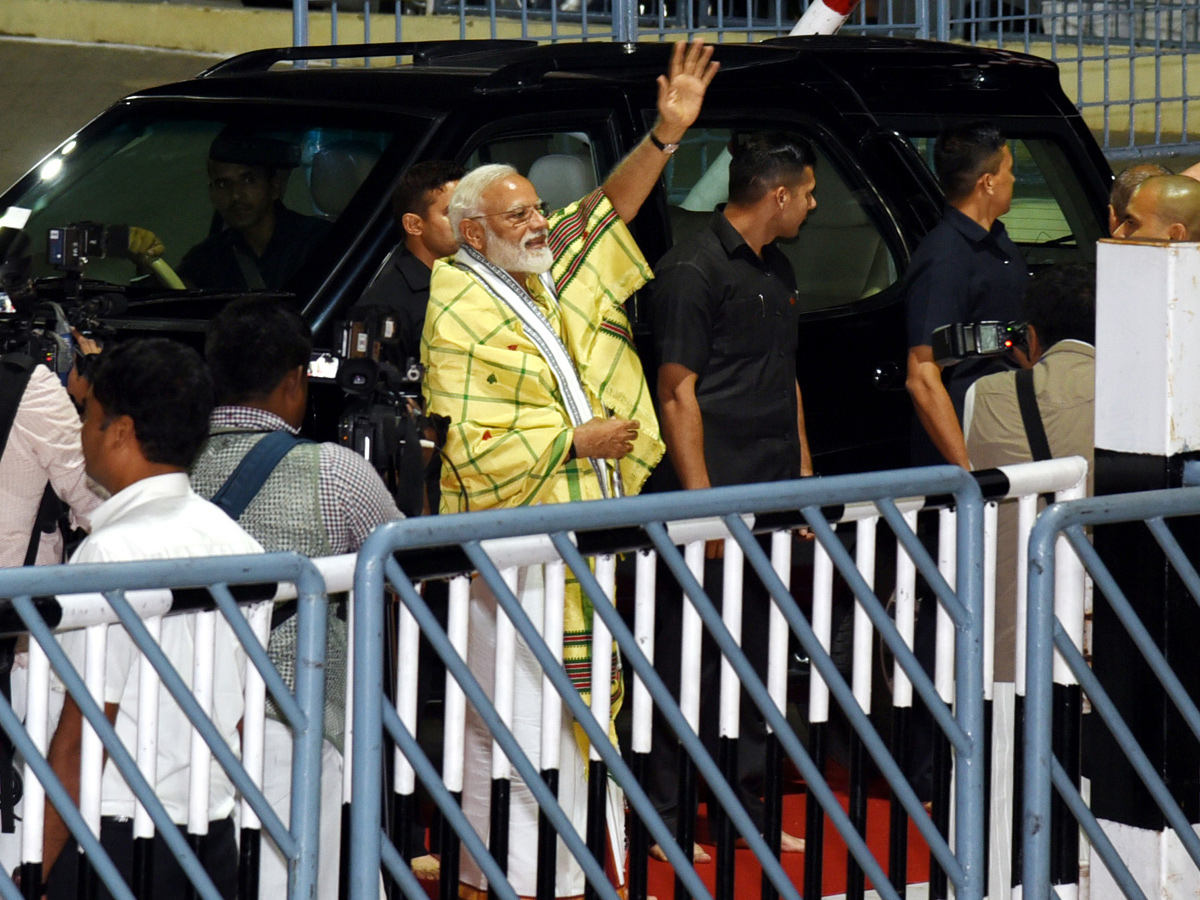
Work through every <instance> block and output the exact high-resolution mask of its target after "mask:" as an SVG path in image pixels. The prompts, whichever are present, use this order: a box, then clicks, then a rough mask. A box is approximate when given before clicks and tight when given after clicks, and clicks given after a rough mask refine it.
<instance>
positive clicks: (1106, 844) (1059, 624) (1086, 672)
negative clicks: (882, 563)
mask: <svg viewBox="0 0 1200 900" xmlns="http://www.w3.org/2000/svg"><path fill="white" fill-rule="evenodd" d="M1198 514H1200V489H1197V488H1178V489H1174V490H1163V491H1147V492H1142V493H1137V494H1123V495H1115V496H1106V497H1097V498H1095V499H1092V500H1080V501H1077V502H1072V503H1063V504H1058V505H1055V506H1053V507H1051V508H1050V509H1049V510H1047V511H1046V513H1044V514H1043V515H1042V516H1041V518H1040V519H1039V520H1038V522H1037V525H1036V526H1035V527H1034V529H1033V532H1032V535H1031V537H1030V542H1029V572H1030V576H1029V644H1028V646H1029V651H1028V674H1027V683H1028V696H1027V699H1026V704H1025V717H1026V719H1025V721H1026V731H1025V757H1026V759H1027V760H1029V761H1030V764H1029V765H1027V766H1026V768H1025V774H1024V803H1025V815H1024V823H1023V828H1024V841H1025V857H1024V882H1025V885H1026V892H1027V894H1026V896H1029V897H1033V898H1041V900H1049V898H1050V896H1051V889H1052V886H1053V885H1056V884H1064V883H1065V884H1071V883H1073V882H1074V878H1073V877H1071V876H1072V875H1073V874H1074V873H1063V872H1054V871H1053V870H1052V861H1053V858H1054V857H1055V856H1056V854H1054V853H1053V852H1052V850H1051V845H1050V836H1051V834H1052V833H1055V832H1058V833H1063V832H1065V831H1067V830H1074V826H1073V825H1072V824H1071V822H1072V821H1077V822H1078V823H1079V826H1080V827H1081V828H1082V829H1083V831H1084V833H1085V834H1086V835H1087V837H1088V840H1089V841H1091V844H1092V852H1093V858H1096V857H1098V858H1099V859H1100V860H1101V861H1102V862H1103V864H1104V866H1105V868H1106V869H1107V870H1108V873H1109V875H1110V876H1111V878H1112V880H1113V881H1114V882H1115V884H1116V886H1117V888H1119V889H1120V890H1121V892H1122V893H1123V894H1124V895H1125V896H1126V897H1129V898H1131V900H1133V898H1137V900H1142V898H1144V894H1143V893H1142V890H1141V888H1140V887H1139V886H1138V883H1137V881H1136V880H1135V878H1134V877H1133V875H1132V874H1131V873H1130V870H1129V866H1128V865H1127V862H1126V861H1125V860H1123V859H1122V858H1121V855H1120V854H1119V853H1118V851H1117V849H1116V848H1115V847H1114V845H1113V842H1112V840H1111V839H1110V837H1109V835H1108V833H1107V832H1106V831H1105V830H1104V829H1103V828H1101V826H1100V824H1099V823H1098V822H1097V820H1096V817H1095V816H1094V815H1093V814H1092V812H1091V811H1090V810H1089V809H1088V806H1087V803H1086V802H1085V801H1084V799H1083V798H1082V797H1081V795H1080V785H1079V759H1078V749H1079V748H1078V744H1077V743H1075V744H1074V746H1073V747H1072V744H1071V742H1070V741H1069V740H1067V741H1060V742H1056V741H1055V737H1056V735H1058V734H1061V733H1065V732H1068V731H1075V732H1077V731H1078V719H1077V716H1078V710H1079V708H1080V703H1081V701H1082V699H1083V698H1084V697H1086V699H1087V700H1088V701H1090V702H1091V705H1092V710H1093V714H1094V715H1096V716H1098V717H1099V719H1100V720H1101V721H1102V722H1103V724H1104V726H1105V727H1106V728H1107V729H1108V731H1109V732H1110V733H1111V734H1112V736H1113V738H1114V739H1115V742H1116V744H1117V746H1118V747H1119V748H1120V749H1121V751H1122V752H1123V753H1124V754H1125V756H1126V757H1127V758H1128V760H1129V762H1130V764H1131V766H1132V768H1133V770H1134V771H1135V772H1136V773H1137V775H1138V777H1139V778H1140V779H1141V781H1142V782H1143V784H1144V785H1145V786H1146V789H1147V791H1148V792H1149V794H1150V796H1151V797H1152V798H1153V800H1154V802H1155V803H1156V804H1157V805H1158V808H1159V809H1160V810H1161V812H1162V815H1163V818H1164V819H1165V821H1166V823H1167V825H1168V827H1170V828H1171V829H1172V830H1173V832H1174V834H1175V836H1176V838H1177V839H1178V841H1179V843H1180V844H1181V845H1182V848H1183V851H1184V853H1186V854H1187V857H1188V858H1190V859H1191V861H1192V863H1193V864H1194V865H1195V866H1196V867H1197V868H1198V869H1200V838H1198V837H1197V835H1196V831H1195V830H1194V828H1193V826H1192V825H1191V824H1189V821H1188V817H1187V816H1186V815H1185V814H1184V813H1183V811H1182V810H1181V809H1180V805H1179V803H1178V802H1177V801H1176V799H1175V797H1174V796H1173V795H1172V792H1171V789H1170V788H1168V787H1167V785H1166V784H1165V783H1164V781H1163V778H1162V776H1161V775H1160V774H1159V773H1158V772H1157V771H1156V770H1155V768H1154V766H1153V765H1152V764H1151V763H1150V761H1149V759H1148V758H1147V756H1146V754H1145V752H1144V751H1143V749H1142V748H1141V746H1140V745H1139V743H1138V740H1137V738H1136V736H1135V735H1134V734H1133V732H1132V731H1131V730H1130V727H1129V725H1127V724H1126V722H1125V720H1124V719H1123V718H1122V716H1121V713H1120V711H1119V710H1118V709H1117V707H1116V706H1115V705H1114V703H1113V701H1112V699H1111V698H1110V696H1109V694H1108V692H1107V691H1106V690H1105V689H1104V687H1103V686H1102V685H1101V683H1100V681H1099V679H1098V678H1097V677H1096V675H1095V674H1093V672H1092V670H1091V668H1090V667H1089V665H1088V662H1087V660H1086V659H1085V657H1084V653H1083V649H1082V637H1083V630H1084V616H1083V604H1084V593H1085V586H1084V578H1083V574H1084V572H1085V571H1086V572H1087V574H1088V575H1090V576H1091V578H1092V579H1093V580H1094V583H1095V586H1096V589H1097V591H1096V596H1097V602H1099V600H1100V598H1103V601H1104V602H1106V603H1107V604H1109V605H1110V606H1111V608H1112V610H1113V613H1114V615H1115V617H1116V618H1117V619H1118V620H1119V621H1120V623H1121V625H1122V626H1124V628H1125V630H1126V632H1127V633H1128V634H1129V637H1130V639H1131V641H1132V644H1133V645H1134V646H1136V648H1137V651H1138V652H1140V654H1141V655H1142V657H1144V659H1145V660H1146V663H1147V664H1148V666H1149V668H1150V670H1151V671H1152V672H1153V673H1154V675H1155V677H1156V678H1157V679H1158V680H1159V682H1160V683H1161V684H1162V687H1163V690H1164V691H1165V694H1166V696H1167V697H1168V698H1169V699H1170V702H1171V703H1173V704H1174V705H1175V707H1176V708H1177V709H1178V711H1179V714H1180V716H1181V717H1182V720H1183V721H1184V722H1185V723H1186V727H1187V729H1188V730H1189V731H1190V732H1191V734H1192V735H1193V736H1194V737H1195V738H1196V739H1198V740H1200V710H1198V709H1197V706H1196V703H1195V702H1194V700H1193V699H1192V698H1191V696H1190V695H1189V692H1188V690H1187V688H1185V687H1184V685H1183V684H1182V683H1181V681H1180V679H1179V677H1178V676H1177V675H1176V674H1175V673H1174V672H1173V671H1172V669H1171V666H1170V664H1169V663H1168V662H1167V660H1166V658H1165V657H1164V655H1163V653H1162V651H1161V650H1160V649H1159V647H1158V645H1157V643H1156V641H1155V639H1154V638H1153V637H1152V636H1151V635H1150V633H1149V632H1148V631H1147V629H1146V626H1145V625H1144V624H1143V623H1142V621H1141V619H1140V618H1139V616H1138V613H1137V612H1136V611H1135V610H1134V608H1133V606H1132V605H1131V603H1130V598H1129V597H1128V596H1126V593H1125V591H1123V590H1122V588H1121V587H1120V585H1119V584H1118V583H1117V580H1116V579H1115V578H1114V577H1113V575H1112V574H1111V573H1110V571H1109V568H1108V566H1106V564H1105V562H1104V560H1102V559H1101V558H1100V556H1099V554H1098V553H1097V551H1096V550H1095V548H1093V547H1092V545H1091V543H1090V541H1089V539H1088V535H1087V532H1086V530H1085V529H1087V528H1089V527H1091V526H1100V525H1112V524H1115V523H1126V522H1130V523H1137V522H1139V521H1144V523H1145V526H1146V528H1147V529H1148V531H1149V533H1150V534H1151V535H1152V536H1153V538H1154V541H1155V543H1157V545H1158V547H1159V549H1160V550H1161V552H1162V554H1163V555H1164V557H1165V559H1166V560H1167V561H1168V563H1169V566H1170V568H1171V569H1172V570H1173V573H1174V575H1175V576H1176V577H1177V578H1178V579H1179V580H1180V581H1181V582H1182V584H1183V585H1184V586H1185V587H1186V589H1187V591H1188V592H1189V593H1190V594H1191V596H1192V598H1193V599H1195V600H1197V601H1200V574H1198V573H1197V571H1196V567H1195V565H1194V564H1193V562H1192V561H1191V559H1189V553H1188V552H1187V551H1185V550H1184V549H1183V547H1181V546H1180V544H1179V542H1178V540H1176V538H1175V536H1174V535H1173V534H1172V533H1171V531H1170V529H1169V528H1168V526H1167V524H1166V522H1167V520H1168V519H1174V518H1177V517H1180V516H1195V515H1198ZM1190 555H1191V556H1192V558H1194V552H1193V553H1191V554H1190ZM1081 690H1082V696H1081V695H1080V692H1081ZM1064 700H1065V701H1066V702H1063V701H1064ZM1055 708H1059V709H1062V708H1066V709H1068V710H1073V711H1074V714H1075V716H1076V720H1075V722H1074V723H1072V722H1067V723H1065V726H1066V727H1064V728H1056V727H1055V723H1054V721H1053V710H1054V709H1055ZM1056 743H1058V746H1056ZM1064 744H1065V746H1063V745H1064ZM1058 798H1061V802H1058ZM1053 807H1057V808H1054V809H1053V813H1052V808H1053ZM1068 817H1069V818H1068ZM1180 861H1182V857H1181V858H1180ZM1092 878H1093V882H1094V880H1095V873H1093V875H1092Z"/></svg>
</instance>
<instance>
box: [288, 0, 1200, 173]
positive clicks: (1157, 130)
mask: <svg viewBox="0 0 1200 900" xmlns="http://www.w3.org/2000/svg"><path fill="white" fill-rule="evenodd" d="M293 2H294V13H293V19H294V23H295V29H294V34H295V41H296V43H298V44H299V43H307V35H308V30H307V21H308V8H309V3H308V2H306V0H293ZM383 2H387V9H388V11H389V13H390V11H391V9H393V8H394V9H395V10H396V13H397V14H396V15H395V16H392V15H390V14H389V15H380V13H381V11H382V7H381V5H380V4H381V3H383ZM326 5H327V4H321V5H320V6H318V5H317V4H316V3H315V2H314V3H312V6H313V8H314V9H317V8H322V9H323V8H325V6H326ZM807 6H808V2H807V0H395V5H394V7H393V5H392V3H391V2H390V0H361V2H359V3H357V4H354V5H349V6H348V3H347V0H332V9H333V40H334V42H335V43H337V42H338V41H339V40H344V41H345V42H348V43H353V42H357V41H358V40H359V39H360V36H359V34H358V33H357V25H356V26H355V27H354V28H353V29H351V28H349V27H348V26H347V27H342V28H341V30H340V31H339V26H338V12H339V7H340V10H341V11H347V10H354V11H361V12H362V13H363V34H362V36H361V39H362V40H365V41H368V42H369V41H371V40H396V41H400V40H403V39H404V38H405V37H408V39H410V40H411V39H415V38H417V37H418V36H419V33H418V32H417V28H416V27H415V26H414V25H413V23H414V22H415V21H417V20H418V19H419V17H420V16H424V15H435V14H436V15H445V16H455V17H457V18H458V26H459V27H458V34H459V37H460V38H466V37H467V36H468V32H470V34H471V36H472V37H484V36H490V37H518V36H519V37H526V38H536V39H538V40H546V41H565V40H572V41H574V40H615V41H635V40H639V39H641V40H655V39H657V40H665V39H673V38H677V37H680V36H686V35H691V34H696V33H701V34H708V35H713V34H715V35H716V39H717V40H719V41H756V40H762V39H764V38H769V37H775V36H778V35H782V34H787V33H788V31H789V30H790V29H791V27H792V26H793V25H794V24H795V22H796V20H797V18H798V17H799V16H800V15H801V14H802V13H803V12H804V9H805V8H807ZM481 22H486V23H487V29H488V30H487V33H486V34H483V33H481V30H480V29H479V28H478V27H471V28H470V29H469V28H468V23H471V24H472V25H473V26H478V25H479V24H480V23H481ZM406 26H408V27H407V29H406ZM351 31H353V33H349V32H351ZM842 31H843V33H848V34H861V35H873V36H900V37H918V38H932V39H936V40H942V41H958V42H964V43H968V44H977V45H980V46H989V47H999V48H1001V49H1008V50H1017V51H1020V52H1023V53H1031V54H1034V55H1036V56H1041V57H1044V58H1046V59H1050V60H1052V61H1054V62H1055V63H1057V64H1058V66H1059V69H1060V71H1061V74H1062V81H1063V87H1064V89H1065V90H1066V92H1067V95H1068V96H1069V97H1071V99H1072V100H1073V101H1074V102H1075V103H1076V105H1077V106H1078V107H1079V109H1080V110H1081V111H1082V112H1083V114H1084V117H1085V118H1086V119H1087V121H1088V124H1089V126H1090V127H1091V128H1092V130H1093V131H1094V132H1095V133H1096V135H1097V138H1098V139H1099V141H1100V143H1101V146H1102V147H1103V148H1104V150H1105V152H1106V153H1107V154H1108V155H1109V156H1110V157H1114V158H1130V157H1137V156H1142V155H1151V154H1159V155H1161V154H1163V153H1169V152H1172V151H1174V152H1188V151H1191V152H1195V151H1196V149H1197V146H1196V143H1195V141H1196V137H1195V125H1194V123H1193V122H1192V120H1191V103H1192V101H1194V100H1197V99H1200V83H1198V78H1200V76H1195V75H1192V74H1191V73H1190V72H1189V64H1188V63H1189V60H1188V54H1189V53H1190V52H1193V51H1195V50H1196V48H1197V47H1198V46H1200V5H1198V4H1197V3H1196V2H1195V0H862V2H861V3H860V4H859V6H858V8H857V9H856V10H855V11H854V13H853V14H852V16H851V18H850V20H849V21H848V22H847V23H846V24H845V25H844V26H843V28H842Z"/></svg>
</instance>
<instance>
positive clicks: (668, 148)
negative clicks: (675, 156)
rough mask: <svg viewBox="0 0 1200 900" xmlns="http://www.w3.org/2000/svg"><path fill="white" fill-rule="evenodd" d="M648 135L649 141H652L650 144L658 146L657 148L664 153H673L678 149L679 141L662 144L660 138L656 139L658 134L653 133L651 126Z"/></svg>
mask: <svg viewBox="0 0 1200 900" xmlns="http://www.w3.org/2000/svg"><path fill="white" fill-rule="evenodd" d="M649 137H650V143H652V144H653V145H654V146H655V147H657V148H658V149H659V150H661V151H662V152H663V153H666V154H671V153H674V152H675V151H676V150H678V149H679V143H678V142H675V143H671V144H664V143H663V142H662V141H660V140H659V139H658V135H656V134H655V133H654V129H653V128H651V129H650V132H649Z"/></svg>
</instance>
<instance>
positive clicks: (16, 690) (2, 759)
mask: <svg viewBox="0 0 1200 900" xmlns="http://www.w3.org/2000/svg"><path fill="white" fill-rule="evenodd" d="M79 430H80V423H79V414H78V413H77V412H76V411H75V407H74V406H73V405H72V404H71V399H70V397H68V396H67V392H66V390H65V389H64V388H63V386H62V383H61V382H60V381H59V380H58V378H57V377H55V376H54V375H53V374H52V373H51V372H50V371H49V369H47V368H46V367H45V366H42V365H36V366H35V365H34V364H33V361H32V360H31V359H30V358H29V357H27V356H22V355H17V354H10V355H8V356H4V357H2V358H0V435H2V437H0V441H3V445H2V446H3V454H2V455H0V510H3V512H2V513H0V536H2V543H0V566H5V567H10V566H21V565H26V566H28V565H34V564H39V565H48V564H53V563H60V562H62V561H63V545H64V537H63V531H62V527H60V521H63V520H64V518H65V517H64V513H65V512H66V510H64V504H65V506H66V508H67V510H69V512H70V520H69V525H70V526H73V527H76V528H88V527H89V525H90V523H89V516H90V514H91V512H92V510H94V509H95V508H96V507H97V506H99V505H100V502H101V499H102V498H101V497H100V496H98V495H97V494H96V493H95V492H94V491H93V489H92V487H91V485H90V483H89V482H88V479H87V476H86V474H85V472H84V465H83V451H82V448H81V446H80V441H79ZM63 524H64V525H65V524H66V522H63ZM26 659H27V655H26V653H25V652H23V649H22V648H21V647H18V646H17V642H16V641H15V640H13V641H4V642H0V693H3V694H4V696H5V697H7V698H9V699H10V700H11V701H15V703H16V709H17V711H18V713H21V712H22V711H23V707H24V700H25V688H24V685H25V673H26V667H25V665H26ZM12 753H13V750H12V745H11V744H10V743H9V741H8V740H7V739H6V738H4V737H0V833H2V834H3V835H5V837H3V838H0V847H2V848H3V850H2V851H0V852H3V854H4V860H3V863H4V865H5V867H6V868H7V869H8V870H11V869H12V867H13V866H14V865H15V864H16V863H17V856H18V847H17V842H16V838H14V837H8V835H13V834H15V830H16V826H15V821H16V813H17V811H16V810H15V809H14V807H15V805H16V803H17V802H18V800H19V799H20V797H19V789H18V787H17V782H16V779H15V778H14V770H13V763H12Z"/></svg>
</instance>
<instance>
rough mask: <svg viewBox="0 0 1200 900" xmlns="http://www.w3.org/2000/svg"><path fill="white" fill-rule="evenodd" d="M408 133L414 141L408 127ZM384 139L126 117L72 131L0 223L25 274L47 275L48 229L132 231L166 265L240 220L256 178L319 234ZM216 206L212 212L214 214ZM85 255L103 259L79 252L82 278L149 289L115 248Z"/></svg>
mask: <svg viewBox="0 0 1200 900" xmlns="http://www.w3.org/2000/svg"><path fill="white" fill-rule="evenodd" d="M410 132H411V133H412V134H419V133H420V131H419V130H418V129H417V128H415V127H414V128H412V129H410ZM392 140H393V132H392V131H390V130H389V131H372V130H363V129H355V128H346V127H341V126H323V125H321V124H319V123H316V122H307V121H305V122H298V123H297V122H290V123H279V124H270V123H255V124H240V123H233V124H231V123H230V122H228V121H218V120H213V119H189V118H180V117H160V116H157V115H151V114H149V113H144V114H140V115H138V114H134V115H129V116H125V117H122V118H121V119H120V120H119V121H117V122H115V123H113V124H111V125H109V126H108V127H107V128H105V129H104V130H102V131H99V132H93V133H90V134H89V133H88V132H84V133H83V135H81V136H80V137H79V138H78V139H76V140H71V141H68V142H67V143H65V144H64V145H63V146H62V147H60V148H59V149H58V150H57V151H56V152H55V153H53V154H51V155H50V156H49V157H47V159H46V160H45V161H44V162H43V163H42V164H41V166H40V167H39V169H38V170H37V171H36V172H34V173H32V174H31V175H30V176H28V177H27V178H26V179H24V180H23V181H22V182H20V183H19V184H18V185H17V187H16V188H15V189H14V191H12V192H10V195H9V196H8V197H6V198H5V202H4V205H3V206H0V225H9V226H15V227H21V228H23V229H24V230H25V232H26V234H27V235H28V236H29V239H30V242H31V250H32V265H33V275H34V276H35V277H39V276H45V275H53V274H56V269H55V267H54V266H53V265H52V264H51V263H50V262H49V261H48V260H47V235H48V232H49V231H50V230H51V229H61V228H62V227H63V226H67V225H71V224H74V223H80V222H88V223H96V224H97V225H98V226H114V225H116V226H131V227H134V228H138V229H144V230H145V231H147V232H150V233H152V234H153V235H154V236H155V237H156V238H157V239H158V241H159V242H160V243H161V244H162V246H163V247H164V248H165V249H164V251H163V254H162V258H163V259H164V260H165V261H166V262H167V263H168V265H170V266H171V267H172V268H176V269H177V268H178V267H179V266H180V264H181V263H182V262H183V260H184V257H185V255H186V254H187V253H188V251H189V250H191V249H192V248H194V247H196V246H197V245H199V244H201V243H202V242H204V241H206V240H207V239H210V238H213V237H215V236H217V235H218V234H220V233H223V232H228V231H229V229H231V228H233V227H234V225H235V223H234V221H233V220H234V219H235V218H237V217H238V216H243V217H245V216H249V215H251V213H250V212H248V211H247V209H246V208H245V206H246V204H247V203H248V202H249V201H247V200H245V199H244V193H245V191H246V190H247V189H248V188H249V189H257V190H259V192H260V194H261V193H262V191H263V190H264V189H263V186H262V183H261V182H262V180H263V179H264V178H268V179H270V181H271V187H270V188H268V189H265V190H267V191H268V192H270V191H277V192H279V194H280V196H279V199H278V203H281V204H282V205H283V207H286V208H287V209H288V210H290V211H291V212H292V213H295V214H296V217H300V218H296V217H293V218H292V221H293V223H299V227H300V228H303V229H308V230H309V231H310V232H311V233H314V234H317V235H318V236H321V235H323V234H324V233H325V231H326V230H328V229H329V228H330V226H332V224H333V223H334V222H336V220H337V219H338V217H339V216H340V215H341V214H342V212H343V211H344V210H345V209H346V207H347V205H348V204H349V203H350V201H351V198H352V197H354V195H355V193H356V192H357V191H358V189H359V188H360V187H361V185H362V184H363V182H364V181H365V180H366V178H367V177H368V175H369V174H370V173H371V171H372V169H373V168H374V166H375V164H376V163H377V162H378V160H379V159H380V157H381V155H382V154H383V153H384V151H385V149H386V148H388V146H389V144H390V143H391V142H392ZM218 145H220V146H221V147H223V148H224V150H223V151H221V152H222V154H223V156H224V159H223V162H222V165H223V166H224V168H222V169H221V170H220V171H219V172H216V171H214V169H213V168H212V165H213V163H212V162H210V160H209V155H210V151H211V152H212V153H214V154H217V153H218V151H217V150H216V147H217V146H218ZM268 173H273V174H268ZM218 175H219V177H217V176H218ZM268 196H269V193H268ZM219 198H224V199H219ZM260 199H261V197H260ZM220 205H223V206H224V207H225V209H226V213H225V215H224V216H223V215H221V214H219V213H218V211H217V209H218V206H220ZM260 205H261V204H260ZM116 233H119V231H118V232H116ZM94 249H95V250H97V251H99V252H101V253H105V252H106V251H107V252H106V255H104V256H103V257H102V258H98V254H97V253H93V254H91V255H89V257H88V262H87V267H86V272H85V275H86V277H87V278H89V279H99V280H102V281H106V282H109V283H112V284H116V285H121V286H125V285H129V284H131V283H143V282H144V283H147V284H151V283H154V284H155V286H156V287H158V285H157V284H156V283H155V278H154V276H153V275H150V274H148V273H147V272H145V271H140V270H139V269H138V268H137V267H135V265H134V263H133V262H132V261H131V260H130V259H129V258H128V257H127V256H124V257H123V256H122V255H121V254H120V252H119V251H120V249H121V248H119V247H115V246H113V247H108V248H104V247H103V246H99V247H96V248H94ZM303 262H304V260H303V259H300V260H298V261H297V265H299V264H300V263H303ZM291 274H294V272H293V273H291ZM189 286H190V285H189Z"/></svg>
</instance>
